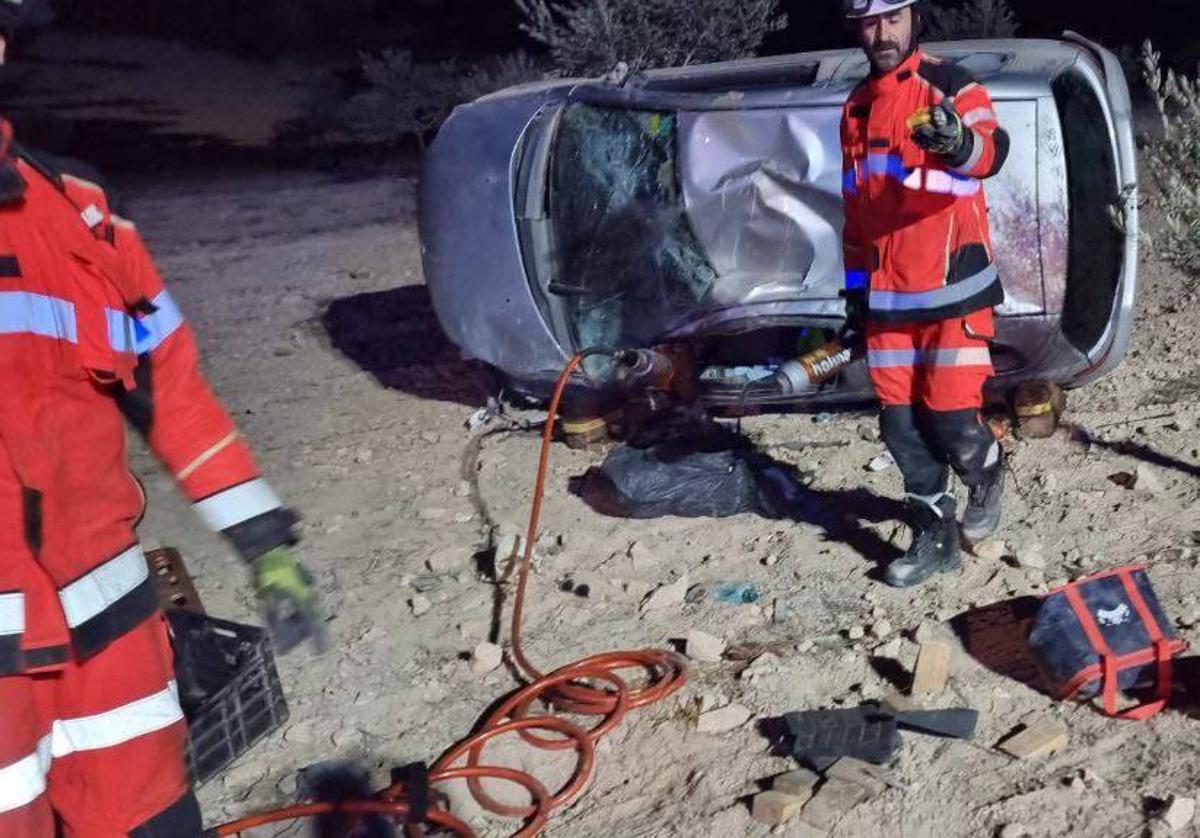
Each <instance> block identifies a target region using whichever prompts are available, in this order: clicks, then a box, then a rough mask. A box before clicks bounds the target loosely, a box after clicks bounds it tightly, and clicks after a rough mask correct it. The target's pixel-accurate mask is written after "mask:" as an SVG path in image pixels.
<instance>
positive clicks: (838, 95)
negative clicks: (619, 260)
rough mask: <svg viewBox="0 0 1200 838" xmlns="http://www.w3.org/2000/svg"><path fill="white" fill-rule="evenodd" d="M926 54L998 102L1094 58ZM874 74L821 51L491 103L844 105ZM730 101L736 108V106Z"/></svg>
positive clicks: (1054, 47)
mask: <svg viewBox="0 0 1200 838" xmlns="http://www.w3.org/2000/svg"><path fill="white" fill-rule="evenodd" d="M922 49H924V50H925V51H926V52H927V53H929V54H930V55H934V56H938V57H941V58H945V59H947V60H950V61H955V62H957V63H961V64H963V66H965V67H966V68H967V69H969V70H971V72H972V73H973V74H974V76H975V77H976V78H977V79H979V80H980V81H982V82H984V83H985V84H987V86H988V91H989V93H990V94H991V95H992V97H993V98H996V99H1027V98H1037V97H1041V96H1048V95H1050V86H1049V85H1050V81H1051V80H1053V79H1054V77H1055V76H1057V75H1058V74H1059V73H1060V72H1061V71H1062V70H1063V69H1064V68H1065V67H1066V66H1068V65H1069V64H1071V63H1072V62H1075V61H1077V60H1079V58H1080V57H1081V56H1087V55H1088V51H1087V50H1086V49H1085V48H1084V47H1082V46H1080V45H1078V44H1075V43H1071V42H1068V41H1058V40H1049V39H1032V38H1030V39H1024V38H1006V39H993V40H975V41H942V42H931V43H928V44H922ZM867 70H868V68H867V59H866V56H865V55H864V54H863V52H862V50H860V49H857V48H851V49H836V50H821V51H817V52H802V53H793V54H789V55H773V56H766V57H763V58H745V59H739V60H736V61H724V62H720V63H716V64H698V65H693V66H688V67H673V68H668V69H661V70H648V71H645V72H641V73H635V74H633V75H632V76H630V77H629V78H628V79H627V80H626V81H625V82H624V84H623V85H620V86H618V85H615V84H613V83H611V82H608V81H604V80H601V79H581V78H575V79H552V80H547V81H543V82H533V83H530V84H525V85H519V86H517V87H514V88H509V89H507V90H504V91H500V92H498V93H494V94H491V95H489V96H487V97H484V98H485V99H495V98H507V97H508V96H512V95H523V94H528V93H531V92H534V91H536V90H538V89H546V90H548V89H560V88H564V87H565V88H569V89H572V90H576V91H580V92H584V91H586V92H590V93H600V94H601V98H604V99H610V98H612V99H616V98H620V99H624V100H625V101H626V102H627V103H628V104H631V105H632V104H634V102H636V101H637V100H638V99H639V98H641V97H642V96H645V95H647V94H650V95H653V94H655V93H657V94H668V95H670V94H676V95H681V96H683V97H685V99H686V100H692V101H691V104H692V105H694V106H696V107H701V108H703V107H704V106H705V104H704V100H705V99H709V98H710V97H720V99H721V100H723V101H718V100H716V99H714V100H713V102H714V103H715V104H717V106H718V107H724V108H729V107H734V108H737V107H739V106H744V107H754V106H759V107H762V106H799V107H804V106H810V107H811V106H822V105H835V104H836V105H840V104H841V103H842V102H844V101H845V98H846V96H847V95H848V93H849V92H850V90H851V89H852V88H853V87H854V86H855V85H857V84H858V83H859V82H861V81H862V80H863V78H865V77H866V75H867ZM604 93H607V94H608V95H604ZM614 94H615V95H614ZM639 94H641V95H639ZM731 96H732V97H734V98H735V99H736V102H731V101H729V98H730V97H731ZM584 98H588V97H586V95H585V97H584ZM680 104H683V103H682V102H681V103H680Z"/></svg>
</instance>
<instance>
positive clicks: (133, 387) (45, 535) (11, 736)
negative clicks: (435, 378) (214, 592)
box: [0, 122, 294, 838]
mask: <svg viewBox="0 0 1200 838" xmlns="http://www.w3.org/2000/svg"><path fill="white" fill-rule="evenodd" d="M0 129H2V130H0V172H2V174H3V180H4V183H5V184H6V188H5V189H4V190H3V200H2V201H0V380H3V382H4V397H3V399H2V400H0V835H3V836H5V838H52V836H54V835H55V826H54V821H55V818H56V817H57V818H58V819H59V820H60V821H61V824H62V827H63V829H64V830H65V833H66V835H68V836H81V837H82V838H109V836H113V838H115V836H125V835H132V836H137V837H138V838H147V837H148V836H173V837H174V836H179V838H190V836H193V835H198V834H199V810H198V807H197V806H196V803H195V800H194V798H193V797H192V795H191V793H190V791H189V787H188V782H187V778H186V776H185V771H184V760H183V754H184V751H183V748H184V736H185V728H184V722H183V715H182V713H181V711H180V706H179V702H178V700H177V696H176V687H175V682H174V679H173V672H172V660H171V653H170V647H169V645H168V640H167V635H166V629H165V625H164V621H163V618H162V615H161V613H160V612H159V609H158V605H157V602H156V598H155V594H154V590H153V588H152V586H151V580H150V578H149V575H148V570H147V566H146V561H145V559H144V557H143V555H142V551H141V549H140V548H139V547H138V543H137V536H136V534H135V533H134V528H133V524H134V521H135V520H136V519H137V517H138V515H139V512H140V509H141V504H142V498H141V495H140V492H139V489H138V487H137V486H136V484H135V482H134V480H133V478H132V476H131V474H130V472H129V470H128V467H127V465H126V457H125V428H124V422H123V419H122V413H125V414H126V416H127V417H128V418H130V419H131V421H132V422H133V424H134V425H135V426H136V427H138V429H139V430H140V431H142V432H143V433H144V434H145V435H146V437H147V439H148V441H149V444H150V446H151V447H152V448H153V450H154V451H155V453H156V454H157V455H158V456H159V458H160V459H161V460H162V461H163V463H164V464H165V466H166V467H167V468H168V469H169V470H170V471H171V473H172V474H173V475H175V477H176V478H177V479H178V481H179V484H180V486H181V487H182V490H183V492H184V493H185V494H186V495H187V496H188V497H189V498H190V499H191V500H192V502H193V503H194V505H195V507H196V510H197V512H198V513H199V514H200V515H201V517H202V518H203V519H204V521H205V522H206V523H207V524H209V525H210V526H211V527H212V528H213V529H214V530H217V531H222V532H224V533H225V534H226V535H227V536H229V537H230V538H231V539H232V540H233V541H234V545H235V546H236V547H239V549H240V548H241V547H242V546H243V544H240V543H239V542H244V541H245V540H246V538H247V537H250V538H253V539H257V540H259V541H263V540H266V541H271V540H275V543H276V544H280V543H283V542H284V541H286V540H288V539H289V538H290V532H288V527H289V525H290V522H291V521H292V520H294V519H292V518H290V516H289V515H287V514H284V512H283V511H282V509H281V506H280V502H279V500H278V498H277V497H276V496H275V494H274V492H272V491H271V489H270V487H269V486H268V485H267V484H266V483H265V482H264V481H263V480H262V479H261V478H260V477H259V474H258V469H257V467H256V466H255V463H254V461H253V459H252V458H251V454H250V452H249V450H248V448H247V447H246V445H245V444H244V443H243V442H242V441H241V440H240V439H239V438H238V435H237V433H236V431H235V429H234V425H233V422H232V421H231V420H230V418H229V416H228V415H227V414H226V412H225V411H224V409H223V408H222V407H221V406H220V404H219V403H218V402H217V400H216V398H215V397H214V396H213V394H212V392H211V391H210V389H209V387H208V385H207V384H206V383H205V381H204V378H203V377H202V376H201V374H200V371H199V368H198V366H197V353H196V343H195V340H194V338H193V336H192V333H191V331H190V329H189V328H188V326H187V324H186V323H185V322H184V320H183V317H182V315H181V314H180V311H179V308H178V307H177V306H176V304H175V301H174V300H173V299H172V297H171V294H170V292H169V291H167V289H166V288H165V287H164V285H163V281H162V279H161V277H160V276H159V274H158V272H157V270H156V269H155V267H154V264H153V262H152V261H151V258H150V255H149V254H148V252H147V251H146V248H145V246H144V245H143V243H142V240H141V237H140V236H139V235H138V233H137V231H136V230H135V229H134V227H133V225H132V224H130V223H129V222H127V221H124V220H122V219H120V218H118V217H117V216H115V215H113V214H111V212H110V211H109V208H108V204H107V201H106V198H105V195H104V193H103V192H102V191H101V189H100V188H99V187H97V186H96V185H94V184H92V183H88V182H86V181H83V180H80V179H78V178H74V177H72V176H70V175H65V174H60V173H58V172H56V171H54V170H53V169H51V168H50V167H49V166H47V165H46V164H44V163H42V162H40V161H38V160H37V159H36V158H34V157H33V156H31V155H28V154H27V153H25V152H20V153H17V152H14V151H12V150H11V149H10V144H9V142H8V139H9V138H11V133H10V131H9V130H8V127H7V124H6V123H2V122H0ZM248 533H249V535H247V534H248Z"/></svg>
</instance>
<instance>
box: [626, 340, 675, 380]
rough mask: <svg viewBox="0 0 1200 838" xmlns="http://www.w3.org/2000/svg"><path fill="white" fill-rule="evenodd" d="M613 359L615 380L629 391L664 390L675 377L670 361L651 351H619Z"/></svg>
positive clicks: (673, 366) (664, 356)
mask: <svg viewBox="0 0 1200 838" xmlns="http://www.w3.org/2000/svg"><path fill="white" fill-rule="evenodd" d="M613 359H614V360H615V361H616V362H617V379H618V380H619V381H620V382H621V385H622V386H623V387H626V388H628V389H630V390H637V389H646V390H650V389H661V390H665V389H668V388H669V387H670V384H671V379H672V378H673V377H674V375H675V365H674V364H672V363H671V359H670V358H668V357H667V356H666V355H664V354H662V353H661V352H656V351H655V350H653V349H621V350H619V351H617V352H615V353H614V354H613Z"/></svg>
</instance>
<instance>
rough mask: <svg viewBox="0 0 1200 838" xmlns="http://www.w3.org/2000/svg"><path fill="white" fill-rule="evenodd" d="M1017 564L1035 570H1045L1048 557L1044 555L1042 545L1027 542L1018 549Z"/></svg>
mask: <svg viewBox="0 0 1200 838" xmlns="http://www.w3.org/2000/svg"><path fill="white" fill-rule="evenodd" d="M1015 558H1016V560H1017V565H1018V566H1020V567H1027V568H1031V569H1033V570H1045V568H1046V557H1045V556H1043V555H1042V545H1040V544H1027V545H1025V546H1024V547H1022V548H1021V549H1020V550H1017V551H1016V556H1015Z"/></svg>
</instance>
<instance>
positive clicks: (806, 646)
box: [796, 640, 817, 654]
mask: <svg viewBox="0 0 1200 838" xmlns="http://www.w3.org/2000/svg"><path fill="white" fill-rule="evenodd" d="M816 645H817V644H816V643H815V642H813V641H812V640H801V641H800V642H799V643H797V644H796V651H797V652H799V653H800V654H804V653H805V652H808V651H811V650H812V648H813V647H814V646H816Z"/></svg>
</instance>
